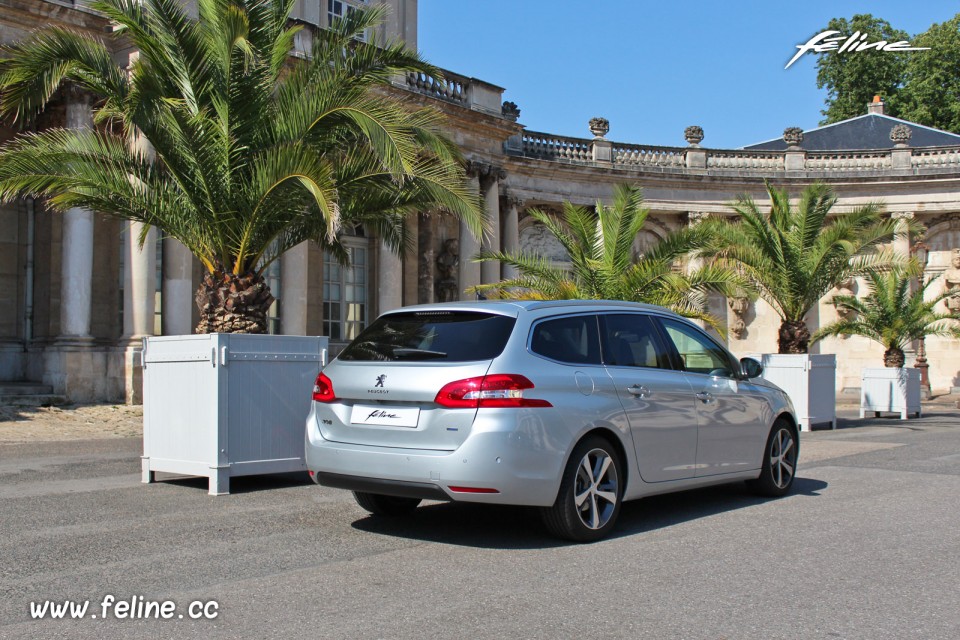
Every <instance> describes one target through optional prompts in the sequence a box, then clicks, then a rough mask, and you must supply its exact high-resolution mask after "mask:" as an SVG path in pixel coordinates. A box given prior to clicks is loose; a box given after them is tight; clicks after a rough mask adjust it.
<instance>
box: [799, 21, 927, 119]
mask: <svg viewBox="0 0 960 640" xmlns="http://www.w3.org/2000/svg"><path fill="white" fill-rule="evenodd" d="M826 28H827V29H831V30H834V31H839V32H840V33H841V34H842V35H845V36H850V35H853V33H854V32H855V31H860V32H861V33H866V34H869V41H870V42H877V41H878V40H886V41H887V42H896V41H899V40H909V38H910V37H909V35H908V34H907V32H906V31H901V30H900V29H894V28H893V27H892V26H890V23H889V22H887V21H886V20H883V19H881V18H874V17H873V15H871V14H869V13H866V14H863V13H858V14H856V15H854V16H853V17H852V18H851V19H850V20H847V19H846V18H834V19H832V20H830V22H829V23H827V27H826ZM821 31H823V30H821ZM818 33H819V32H818ZM841 44H842V42H841ZM918 46H919V45H918ZM907 55H914V53H909V54H908V53H895V52H889V51H877V50H876V49H868V50H866V51H859V52H856V53H851V52H849V51H846V52H844V53H838V52H837V51H829V52H826V53H821V54H819V56H818V58H817V88H818V89H823V88H826V89H827V98H826V101H825V104H826V106H827V108H826V109H825V110H823V111H821V113H822V114H823V115H824V116H825V118H824V119H823V120H821V121H820V124H822V125H823V124H830V123H831V122H839V121H840V120H846V119H848V118H855V117H856V116H862V115H863V114H865V113H866V109H867V103H868V102H870V101H871V100H872V99H873V96H875V95H880V96H882V97H883V98H884V99H885V100H886V99H890V98H894V97H895V96H896V94H897V93H898V91H899V90H900V86H901V85H902V83H903V80H904V71H905V69H906V65H907ZM890 115H895V114H894V113H891V114H890Z"/></svg>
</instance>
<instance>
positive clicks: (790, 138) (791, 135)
mask: <svg viewBox="0 0 960 640" xmlns="http://www.w3.org/2000/svg"><path fill="white" fill-rule="evenodd" d="M783 141H784V142H786V143H787V145H788V146H790V147H799V146H800V143H802V142H803V129H801V128H800V127H787V128H786V129H784V130H783Z"/></svg>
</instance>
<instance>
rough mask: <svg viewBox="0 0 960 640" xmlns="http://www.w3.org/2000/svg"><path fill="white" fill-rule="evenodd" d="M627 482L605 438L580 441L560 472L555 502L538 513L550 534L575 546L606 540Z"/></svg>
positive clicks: (615, 520)
mask: <svg viewBox="0 0 960 640" xmlns="http://www.w3.org/2000/svg"><path fill="white" fill-rule="evenodd" d="M625 480H626V478H625V476H624V472H623V464H622V462H621V460H620V456H619V454H618V453H617V451H616V449H615V448H614V447H613V445H611V444H610V442H609V441H608V440H607V439H606V438H602V437H599V436H590V437H588V438H585V439H583V440H581V441H580V442H579V443H578V444H577V446H576V447H575V448H574V450H573V453H572V454H570V459H569V460H568V461H567V466H566V468H565V469H564V471H563V477H562V479H561V481H560V489H559V491H558V492H557V500H556V502H554V504H553V506H552V507H546V508H545V509H543V510H542V511H541V515H542V517H543V522H544V524H545V525H546V527H547V529H548V530H549V531H550V533H551V534H553V535H555V536H557V537H559V538H564V539H566V540H573V541H575V542H593V541H594V540H600V539H601V538H604V537H606V536H607V535H608V534H609V533H610V531H611V530H612V529H613V527H614V525H615V524H616V522H617V516H619V515H620V505H621V503H622V502H623V486H624V481H625Z"/></svg>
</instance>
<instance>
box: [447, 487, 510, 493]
mask: <svg viewBox="0 0 960 640" xmlns="http://www.w3.org/2000/svg"><path fill="white" fill-rule="evenodd" d="M447 488H448V489H450V491H453V492H454V493H500V491H498V490H497V489H489V488H486V487H447Z"/></svg>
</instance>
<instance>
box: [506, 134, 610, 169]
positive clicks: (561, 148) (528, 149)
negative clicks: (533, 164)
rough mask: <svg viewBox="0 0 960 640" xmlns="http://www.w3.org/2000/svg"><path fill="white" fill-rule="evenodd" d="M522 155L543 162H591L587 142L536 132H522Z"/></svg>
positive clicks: (591, 153) (591, 151)
mask: <svg viewBox="0 0 960 640" xmlns="http://www.w3.org/2000/svg"><path fill="white" fill-rule="evenodd" d="M523 155H525V156H528V157H531V158H542V159H544V160H566V161H568V162H577V163H581V162H582V163H586V162H590V161H592V160H593V150H592V147H591V144H590V141H589V140H585V139H583V138H568V137H565V136H555V135H550V134H549V133H537V132H536V131H524V132H523Z"/></svg>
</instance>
